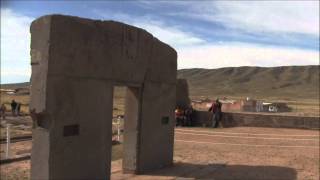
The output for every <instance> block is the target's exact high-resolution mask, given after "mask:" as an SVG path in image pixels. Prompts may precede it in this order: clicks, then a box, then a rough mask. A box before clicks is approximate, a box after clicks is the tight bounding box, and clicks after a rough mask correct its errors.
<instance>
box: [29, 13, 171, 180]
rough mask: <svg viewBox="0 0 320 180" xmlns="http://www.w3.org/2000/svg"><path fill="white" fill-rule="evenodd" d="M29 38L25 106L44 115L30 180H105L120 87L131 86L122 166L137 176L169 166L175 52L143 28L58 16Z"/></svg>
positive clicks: (35, 27) (39, 23) (38, 25)
mask: <svg viewBox="0 0 320 180" xmlns="http://www.w3.org/2000/svg"><path fill="white" fill-rule="evenodd" d="M31 35H32V36H31V37H32V38H31V59H32V60H31V61H32V78H31V86H32V88H31V94H32V95H31V105H30V107H31V108H32V109H35V113H36V114H37V113H42V116H41V117H42V119H41V123H40V125H39V126H37V127H35V129H34V132H35V137H36V138H35V140H34V141H33V150H32V162H31V166H32V172H31V178H32V179H109V177H110V159H111V135H112V129H111V128H112V105H113V104H112V100H113V86H114V85H119V84H120V85H124V86H128V87H129V88H128V89H129V93H128V95H127V106H126V116H128V117H126V121H130V122H128V123H127V124H125V130H126V131H127V132H126V133H125V137H124V139H125V142H124V143H125V144H124V147H127V149H126V150H125V152H124V156H125V157H124V163H123V168H124V169H125V170H126V169H127V170H131V171H133V172H136V173H142V172H144V171H146V170H151V169H155V168H160V167H163V166H166V165H169V164H171V163H172V161H173V134H174V107H175V101H176V97H175V95H176V73H177V53H176V51H175V50H174V49H172V48H171V47H170V46H168V45H166V44H164V43H162V42H161V41H159V40H157V39H156V38H154V37H153V36H152V35H151V34H150V33H148V32H146V31H145V30H143V29H140V28H136V27H133V26H129V25H126V24H123V23H119V22H113V21H94V20H89V19H83V18H78V17H71V16H62V15H51V16H44V17H41V18H39V19H37V20H35V21H34V22H33V23H32V26H31ZM42 146H45V147H42ZM155 146H156V147H157V148H154V147H155Z"/></svg>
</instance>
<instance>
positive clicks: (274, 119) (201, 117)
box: [193, 111, 320, 129]
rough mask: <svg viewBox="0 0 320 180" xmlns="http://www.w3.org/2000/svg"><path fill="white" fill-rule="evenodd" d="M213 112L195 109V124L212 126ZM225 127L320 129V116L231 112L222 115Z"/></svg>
mask: <svg viewBox="0 0 320 180" xmlns="http://www.w3.org/2000/svg"><path fill="white" fill-rule="evenodd" d="M211 117H212V114H211V113H210V112H206V111H195V113H194V116H193V125H195V126H211V125H212V118H211ZM221 122H222V125H223V127H235V126H248V127H277V128H300V129H320V118H319V117H303V116H283V115H274V114H270V115H266V114H246V113H229V112H225V113H223V115H222V121H221Z"/></svg>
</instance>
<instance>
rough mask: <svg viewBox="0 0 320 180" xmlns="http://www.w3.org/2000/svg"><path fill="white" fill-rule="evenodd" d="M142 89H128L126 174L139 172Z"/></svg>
mask: <svg viewBox="0 0 320 180" xmlns="http://www.w3.org/2000/svg"><path fill="white" fill-rule="evenodd" d="M140 99H141V91H140V88H136V87H128V88H127V93H126V102H125V114H124V137H123V138H124V139H123V140H124V141H123V143H124V144H123V161H122V166H123V170H124V172H126V173H135V172H136V171H137V153H138V135H139V134H138V133H139V115H140V110H141V108H140V106H141V102H140Z"/></svg>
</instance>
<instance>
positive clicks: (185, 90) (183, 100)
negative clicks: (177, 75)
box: [176, 79, 190, 108]
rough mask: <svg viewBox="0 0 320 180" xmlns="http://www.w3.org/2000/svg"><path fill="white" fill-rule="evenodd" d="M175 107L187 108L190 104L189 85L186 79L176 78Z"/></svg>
mask: <svg viewBox="0 0 320 180" xmlns="http://www.w3.org/2000/svg"><path fill="white" fill-rule="evenodd" d="M176 96H177V104H176V107H179V108H188V107H189V106H190V98H189V86H188V81H187V80H186V79H177V95H176Z"/></svg>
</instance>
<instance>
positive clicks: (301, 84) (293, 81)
mask: <svg viewBox="0 0 320 180" xmlns="http://www.w3.org/2000/svg"><path fill="white" fill-rule="evenodd" d="M319 69H320V66H319V65H314V66H281V67H248V66H244V67H226V68H219V69H199V68H195V69H181V70H178V78H184V79H187V80H188V83H189V90H190V95H191V96H213V97H218V96H219V97H222V96H242V97H258V98H264V97H281V98H290V99H291V98H292V99H296V98H307V99H319V75H320V74H319V72H320V71H319ZM29 84H30V83H29V82H24V83H16V84H2V85H1V88H2V89H15V88H24V87H28V86H29Z"/></svg>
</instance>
